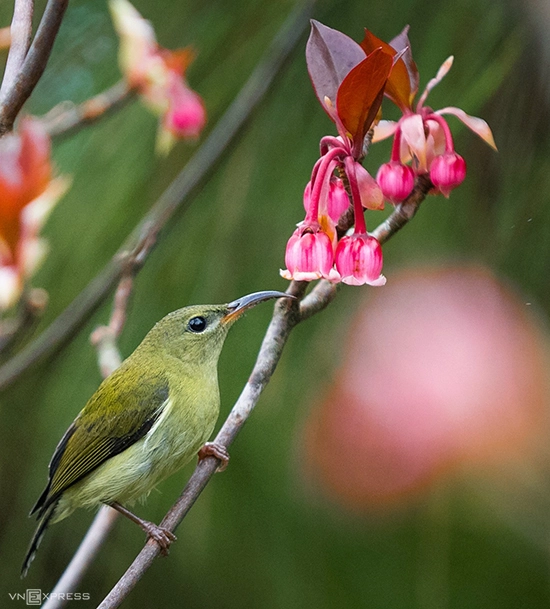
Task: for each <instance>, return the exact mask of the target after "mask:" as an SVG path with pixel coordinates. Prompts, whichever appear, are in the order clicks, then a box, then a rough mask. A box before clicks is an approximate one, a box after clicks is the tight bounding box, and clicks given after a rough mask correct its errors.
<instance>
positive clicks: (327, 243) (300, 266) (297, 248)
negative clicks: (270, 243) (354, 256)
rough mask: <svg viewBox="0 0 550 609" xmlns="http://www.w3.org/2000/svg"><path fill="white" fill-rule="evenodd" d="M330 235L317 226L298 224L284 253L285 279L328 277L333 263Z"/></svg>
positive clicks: (309, 279)
mask: <svg viewBox="0 0 550 609" xmlns="http://www.w3.org/2000/svg"><path fill="white" fill-rule="evenodd" d="M333 259H334V258H333V249H332V241H331V239H330V237H329V236H328V235H327V234H326V233H325V232H323V231H322V230H321V229H320V228H319V227H318V226H314V225H313V226H312V225H304V226H299V227H298V228H297V229H296V230H295V231H294V233H293V234H292V236H291V237H290V239H289V240H288V243H287V246H286V253H285V264H286V266H287V270H285V271H281V276H282V277H284V278H285V279H289V280H290V279H296V280H297V281H314V280H315V279H321V278H328V277H329V274H330V271H331V269H332V265H333Z"/></svg>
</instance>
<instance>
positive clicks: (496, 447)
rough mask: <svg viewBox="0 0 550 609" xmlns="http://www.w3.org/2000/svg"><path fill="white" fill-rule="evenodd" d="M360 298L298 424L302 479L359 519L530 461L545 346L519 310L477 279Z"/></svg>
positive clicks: (423, 277)
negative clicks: (304, 466) (315, 482)
mask: <svg viewBox="0 0 550 609" xmlns="http://www.w3.org/2000/svg"><path fill="white" fill-rule="evenodd" d="M370 294H371V295H372V296H371V298H370V299H369V301H368V304H367V306H365V307H361V308H359V313H358V314H357V316H356V317H355V318H354V319H352V320H350V321H349V326H350V327H351V328H352V331H351V333H350V335H349V337H348V339H347V342H346V343H345V348H344V357H343V365H342V368H341V370H340V372H339V373H338V375H337V376H336V379H335V382H334V384H333V385H332V387H331V388H329V389H328V391H326V392H325V396H326V397H324V399H323V402H322V404H320V405H318V406H315V407H314V408H313V409H312V410H311V413H310V415H309V420H308V421H307V425H306V429H305V439H306V441H305V442H301V444H302V445H303V446H305V448H306V451H307V457H308V459H307V460H308V463H309V465H310V469H309V470H308V471H310V472H311V473H312V475H315V476H318V477H319V478H320V480H321V481H322V482H323V483H324V484H325V486H326V487H327V488H329V489H331V491H332V492H333V493H334V494H335V495H336V496H337V497H338V498H339V499H340V500H341V501H342V502H344V503H346V504H347V505H349V506H352V507H355V508H360V509H364V508H367V507H369V506H372V505H373V504H376V503H380V502H388V501H392V500H395V499H399V498H401V499H402V498H405V497H406V496H410V495H411V494H415V493H418V492H419V491H421V490H422V489H423V488H424V487H425V486H426V485H428V484H430V483H431V482H432V481H433V480H434V479H436V478H437V477H439V476H442V475H445V474H449V473H452V472H453V471H456V470H457V469H458V470H462V469H463V467H464V465H465V464H468V465H470V466H471V467H473V466H477V467H481V466H483V467H485V468H489V467H491V466H492V465H499V464H503V463H504V464H507V463H509V462H510V461H514V460H515V462H516V463H517V461H518V460H519V459H523V458H525V457H526V456H528V455H533V454H536V453H535V451H536V450H537V447H540V446H541V445H543V443H545V442H546V427H545V424H544V421H545V417H546V414H545V413H546V408H547V399H548V397H547V396H548V393H547V392H548V379H547V373H546V371H547V368H548V361H547V352H546V349H547V346H548V339H547V336H546V333H545V332H543V331H542V329H541V327H540V326H539V324H538V323H537V322H536V320H535V319H534V318H533V317H532V316H530V315H529V314H528V311H529V309H527V308H526V307H525V304H524V301H523V300H522V299H520V298H518V296H517V295H516V294H514V293H513V292H511V291H510V290H509V289H508V288H506V287H505V286H504V285H503V284H501V283H500V282H499V281H498V280H497V279H496V278H495V277H494V276H493V275H492V274H491V273H490V272H489V271H488V270H485V269H481V268H478V267H465V268H447V269H419V270H416V271H406V272H403V273H401V276H395V277H394V278H393V280H392V284H391V285H390V286H388V287H386V289H385V290H381V291H378V290H377V291H376V292H371V293H370ZM503 469H506V466H505V467H504V468H503ZM313 472H315V473H314V474H313Z"/></svg>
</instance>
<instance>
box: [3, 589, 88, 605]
mask: <svg viewBox="0 0 550 609" xmlns="http://www.w3.org/2000/svg"><path fill="white" fill-rule="evenodd" d="M8 596H9V597H10V599H11V600H12V601H25V604H26V605H28V606H32V605H34V606H37V605H41V604H42V603H43V602H44V601H47V600H48V599H50V598H52V599H53V598H55V599H57V600H60V601H89V600H90V593H89V592H42V590H41V589H40V588H27V589H26V590H25V593H24V594H23V593H22V592H8Z"/></svg>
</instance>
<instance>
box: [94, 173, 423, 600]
mask: <svg viewBox="0 0 550 609" xmlns="http://www.w3.org/2000/svg"><path fill="white" fill-rule="evenodd" d="M429 186H431V185H429V184H428V183H427V182H426V181H424V180H422V181H419V183H418V184H417V185H416V187H415V190H414V191H413V192H412V193H411V195H410V196H409V198H408V199H407V200H406V201H405V202H403V203H402V204H401V205H398V206H397V207H396V209H395V210H394V211H393V212H392V214H391V215H390V216H389V217H388V218H387V219H386V221H385V222H383V223H382V224H381V225H380V226H379V227H378V228H377V229H375V231H374V233H373V234H379V235H381V239H382V240H383V241H387V240H388V239H389V238H390V237H392V236H393V235H394V234H395V233H396V232H397V231H399V230H400V229H401V228H402V227H403V226H405V224H406V223H407V222H409V221H410V220H411V219H412V218H413V217H414V215H415V213H416V211H417V210H418V206H419V205H420V203H421V202H422V201H423V200H424V198H425V197H426V194H427V192H428V190H429ZM348 221H349V218H348ZM343 228H345V227H344V226H343ZM348 228H349V227H348ZM306 289H307V283H306V282H303V281H300V282H298V281H292V282H291V283H290V286H289V288H288V290H287V293H288V294H292V295H293V296H296V297H297V298H298V299H299V300H285V299H282V300H279V301H277V303H276V304H275V311H274V313H273V317H272V319H271V323H270V324H269V327H268V329H267V332H266V335H265V337H264V340H263V342H262V345H261V347H260V351H259V353H258V358H257V359H256V363H255V365H254V368H253V370H252V374H251V375H250V377H249V379H248V382H247V383H246V385H245V387H244V389H243V391H242V393H241V395H240V396H239V398H238V400H237V402H236V403H235V405H234V406H233V408H232V410H231V412H230V413H229V416H228V417H227V419H226V420H225V423H224V424H223V426H222V428H221V429H220V431H219V433H218V435H217V436H216V439H215V440H214V441H215V442H216V444H221V445H222V446H225V447H226V448H227V447H229V446H230V445H231V444H232V443H233V441H234V440H235V438H236V436H237V434H238V433H239V431H240V430H241V429H242V427H243V425H244V423H245V422H246V420H247V419H248V417H249V416H250V414H251V413H252V410H253V409H254V407H255V406H256V404H257V402H258V400H259V398H260V395H261V393H262V391H263V390H264V388H265V386H266V385H267V383H268V382H269V380H270V379H271V377H272V375H273V373H274V372H275V368H276V367H277V364H278V362H279V360H280V358H281V355H282V352H283V348H284V346H285V344H286V341H287V340H288V337H289V335H290V332H291V331H292V329H293V328H294V326H296V324H298V323H299V322H300V321H303V320H305V319H308V318H309V317H311V316H312V315H314V314H315V313H318V312H319V311H321V310H323V309H324V308H325V307H327V306H328V305H329V304H330V302H332V300H333V299H334V297H335V296H336V291H337V288H336V286H335V285H334V284H331V283H329V282H328V281H324V280H323V281H320V282H318V283H317V285H316V286H315V287H314V289H313V290H312V291H311V292H310V293H309V294H308V295H307V296H304V295H305V292H306ZM300 301H301V302H300ZM218 465H219V462H218V460H217V459H216V458H215V457H207V458H205V459H203V460H201V461H200V462H199V463H198V464H197V466H196V468H195V471H194V472H193V474H192V475H191V478H189V481H188V482H187V484H186V486H185V488H184V490H183V492H182V494H181V495H180V497H179V498H178V500H177V501H176V503H175V504H174V505H173V506H172V508H171V509H170V511H169V512H168V513H167V514H166V516H165V517H164V519H163V521H162V522H161V526H162V527H165V528H167V529H168V530H170V531H175V529H176V528H177V526H178V525H179V524H180V523H181V521H182V520H183V519H184V518H185V516H186V515H187V513H188V512H189V510H190V509H191V507H192V506H193V505H194V503H195V501H196V500H197V499H198V497H199V495H200V493H201V492H202V491H203V490H204V488H205V487H206V485H207V484H208V482H209V481H210V479H211V478H212V476H213V475H214V473H215V471H216V469H217V467H218ZM159 554H160V547H159V545H158V544H157V543H156V542H155V541H153V540H149V541H148V542H147V543H146V544H145V546H144V548H143V549H142V550H141V552H140V553H139V554H138V556H137V557H136V559H135V560H134V562H133V563H132V564H131V565H130V567H129V568H128V570H127V571H126V573H125V574H124V575H123V576H122V577H121V579H120V580H119V581H118V583H117V584H116V585H115V586H114V588H113V589H112V590H111V592H110V593H109V594H108V595H107V597H106V598H105V599H104V600H103V602H102V603H101V604H100V605H99V608H98V609H114V608H115V607H118V606H119V605H120V604H121V603H122V601H123V600H124V599H125V598H126V596H127V595H128V594H129V593H130V591H131V590H132V589H133V588H134V587H135V586H136V584H137V583H138V582H139V580H140V579H141V578H142V576H143V575H144V573H145V572H146V571H147V569H148V568H149V567H150V566H151V564H152V563H153V561H154V559H155V558H156V557H157V556H158V555H159Z"/></svg>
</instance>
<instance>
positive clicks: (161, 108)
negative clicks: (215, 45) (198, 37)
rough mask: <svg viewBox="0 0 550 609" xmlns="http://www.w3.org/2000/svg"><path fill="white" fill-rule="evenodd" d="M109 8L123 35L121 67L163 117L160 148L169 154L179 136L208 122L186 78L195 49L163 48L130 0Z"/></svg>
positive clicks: (193, 135)
mask: <svg viewBox="0 0 550 609" xmlns="http://www.w3.org/2000/svg"><path fill="white" fill-rule="evenodd" d="M110 8H111V14H112V16H113V22H114V25H115V28H116V30H117V32H118V34H119V36H120V52H119V63H120V67H121V70H122V72H123V73H124V75H125V77H126V80H127V81H128V85H129V86H130V87H132V88H134V89H136V90H137V91H138V92H139V93H140V95H141V97H142V99H143V101H144V103H145V104H146V105H147V107H148V108H149V109H150V110H151V111H152V112H153V113H155V114H156V115H157V116H158V117H159V119H160V123H159V131H158V137H157V149H158V150H159V151H160V152H162V153H167V152H168V151H169V150H170V149H171V147H172V146H173V145H174V142H175V141H176V140H177V139H180V138H185V139H189V138H191V139H194V138H196V137H198V136H199V134H200V132H201V131H202V129H203V127H204V125H205V123H206V111H205V109H204V104H203V102H202V99H201V98H200V96H199V95H198V94H197V93H195V91H193V90H192V89H191V88H190V87H189V85H188V84H187V82H186V80H185V77H184V75H185V71H186V69H187V67H188V66H189V64H190V63H191V62H192V61H193V58H194V52H193V51H192V50H191V49H189V48H185V49H179V50H176V51H169V50H167V49H163V48H161V47H160V46H159V45H158V43H157V40H156V37H155V31H154V29H153V27H152V26H151V24H150V23H149V22H148V21H146V20H145V19H144V18H143V17H142V16H141V15H140V14H139V13H138V11H137V10H136V9H135V8H134V7H133V6H132V5H131V4H130V3H129V2H128V0H111V2H110Z"/></svg>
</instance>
